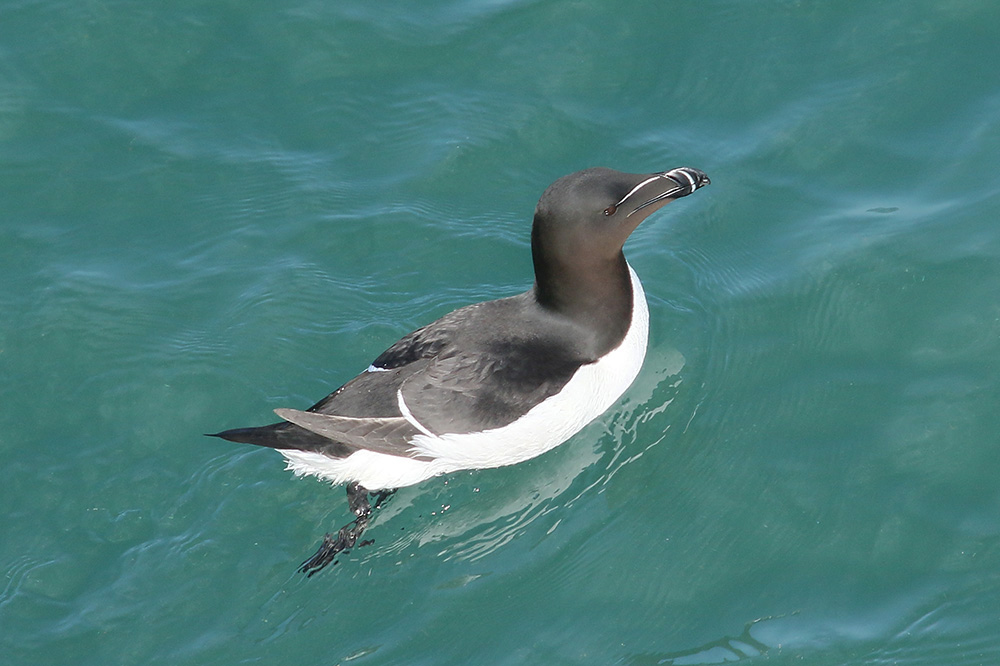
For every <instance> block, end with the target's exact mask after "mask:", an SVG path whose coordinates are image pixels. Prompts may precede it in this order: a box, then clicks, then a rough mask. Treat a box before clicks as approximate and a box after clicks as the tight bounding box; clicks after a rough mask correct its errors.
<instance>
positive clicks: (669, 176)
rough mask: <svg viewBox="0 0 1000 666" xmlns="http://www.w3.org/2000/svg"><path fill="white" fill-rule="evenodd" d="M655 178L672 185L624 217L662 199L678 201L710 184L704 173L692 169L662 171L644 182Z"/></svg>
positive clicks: (682, 168)
mask: <svg viewBox="0 0 1000 666" xmlns="http://www.w3.org/2000/svg"><path fill="white" fill-rule="evenodd" d="M657 178H665V179H666V180H668V181H671V183H672V185H671V186H670V187H668V188H667V190H666V191H664V192H661V193H660V194H657V195H656V196H655V197H653V198H652V199H649V200H648V201H645V202H643V203H641V204H639V206H638V207H637V208H636V209H635V210H633V211H632V212H631V213H629V214H628V215H626V216H625V217H629V216H631V215H632V214H633V213H638V212H639V211H640V210H642V209H643V208H646V207H647V206H652V205H653V204H655V203H659V202H660V201H663V200H664V199H680V198H681V197H686V196H687V195H689V194H691V193H692V192H694V191H695V190H697V189H698V188H699V187H705V186H706V185H709V184H711V182H712V181H711V180H709V179H708V175H707V174H706V173H705V172H704V171H701V170H699V169H695V168H692V167H678V168H677V169H671V170H670V171H664V172H663V173H658V174H656V175H655V176H653V177H651V178H650V179H649V180H648V181H646V182H647V183H648V182H652V181H653V180H655V179H657ZM645 184H646V183H643V185H645ZM625 198H626V199H627V198H628V197H627V196H626V197H625ZM624 201H625V199H622V201H620V202H619V204H620V203H622V202H624Z"/></svg>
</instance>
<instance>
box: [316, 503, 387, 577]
mask: <svg viewBox="0 0 1000 666" xmlns="http://www.w3.org/2000/svg"><path fill="white" fill-rule="evenodd" d="M394 492H395V491H393V490H379V491H377V492H374V493H372V496H373V497H374V498H375V505H374V506H372V505H371V503H370V502H369V501H368V490H367V489H365V488H364V487H363V486H360V485H358V484H357V483H352V484H350V485H349V486H347V504H348V506H349V507H350V509H351V513H353V514H354V515H355V516H356V518H355V519H354V520H353V521H351V522H350V523H348V524H346V525H344V526H343V527H341V528H340V530H338V532H337V535H336V536H334V535H333V534H331V533H327V534H326V535H324V537H323V543H321V544H320V546H319V550H317V551H316V553H315V554H313V556H312V557H310V558H309V559H308V560H306V561H305V562H303V563H302V564H301V565H300V566H299V571H300V572H302V573H304V574H305V575H306V577H311V576H312V575H313V574H315V573H316V572H318V571H322V570H323V569H324V568H325V567H326V566H327V565H329V564H330V563H331V562H332V563H334V564H336V562H334V560H335V558H336V557H337V555H339V554H340V553H347V552H350V550H351V548H353V547H354V544H356V543H357V544H358V547H361V546H367V545H369V544H372V543H374V542H375V541H374V539H368V540H365V541H362V542H361V543H358V539H359V538H360V537H361V533H362V532H364V531H365V528H366V527H368V521H369V519H370V518H371V514H372V511H374V510H375V509H377V508H379V507H380V506H382V504H383V503H384V502H385V501H386V500H387V499H389V498H390V497H391V496H392V494H393V493H394Z"/></svg>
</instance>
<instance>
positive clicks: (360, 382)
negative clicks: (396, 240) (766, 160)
mask: <svg viewBox="0 0 1000 666" xmlns="http://www.w3.org/2000/svg"><path fill="white" fill-rule="evenodd" d="M709 182H710V181H709V179H708V176H706V175H705V174H704V173H703V172H702V171H699V170H698V169H692V168H690V167H680V168H677V169H672V170H670V171H664V172H659V173H650V174H631V173H622V172H620V171H614V170H612V169H606V168H594V169H586V170H585V171H579V172H577V173H574V174H570V175H569V176H565V177H563V178H560V179H559V180H557V181H556V182H554V183H553V184H552V185H550V186H549V188H548V189H546V190H545V192H544V193H543V194H542V196H541V199H539V201H538V206H537V207H536V208H535V216H534V223H533V225H532V228H531V256H532V261H533V264H534V269H535V282H534V285H532V287H531V289H529V290H528V291H526V292H524V293H523V294H519V295H517V296H511V297H509V298H502V299H499V300H495V301H486V302H483V303H476V304H474V305H468V306H466V307H463V308H459V309H458V310H455V311H454V312H452V313H450V314H447V315H445V316H444V317H442V318H440V319H438V320H437V321H435V322H433V323H431V324H428V325H427V326H424V327H423V328H420V329H417V330H416V331H414V332H412V333H410V334H408V335H406V336H405V337H403V338H402V339H401V340H399V341H398V342H396V343H395V344H394V345H392V346H391V347H389V348H388V349H387V350H386V351H385V352H383V353H382V354H381V355H380V356H379V357H378V358H376V359H375V360H374V361H373V362H372V364H371V365H370V366H369V367H368V369H367V370H365V371H364V372H362V373H361V374H360V375H358V376H357V377H355V378H354V379H352V380H351V381H349V382H347V383H346V384H344V385H343V386H341V387H340V388H338V389H337V390H336V391H334V392H333V393H331V394H330V395H328V396H327V397H325V398H323V399H322V400H320V401H319V402H318V403H316V404H315V405H313V406H312V407H310V408H309V409H307V410H305V411H300V410H298V409H290V408H289V409H276V410H274V411H275V412H276V413H277V415H278V416H280V417H281V418H282V419H284V420H283V421H282V422H281V423H275V424H272V425H267V426H262V427H257V428H237V429H234V430H226V431H224V432H220V433H217V434H216V435H214V436H216V437H222V438H223V439H227V440H230V441H233V442H245V443H247V444H256V445H258V446H267V447H271V448H274V449H277V450H279V451H280V452H281V454H282V455H283V456H284V457H285V458H286V460H287V462H288V469H290V470H292V471H293V472H295V474H296V475H300V476H301V475H315V476H317V477H319V478H321V479H325V480H327V481H330V482H332V483H334V484H347V496H348V503H349V505H350V508H351V511H352V512H353V513H354V515H355V516H356V518H355V520H354V521H353V522H351V523H349V524H348V525H345V526H344V527H343V528H341V529H340V530H339V532H338V533H337V535H336V536H334V535H331V534H327V535H326V537H325V538H324V540H323V544H322V545H321V546H320V549H319V550H318V551H317V552H316V554H315V555H313V556H312V557H311V558H309V559H308V560H306V561H305V562H304V563H303V564H302V566H301V571H303V572H305V573H308V574H309V575H312V574H313V573H315V572H317V571H319V570H320V569H322V568H323V567H325V566H326V565H327V564H329V563H330V562H332V561H333V560H334V558H335V557H336V555H337V554H338V553H340V552H342V551H345V550H348V549H350V548H351V547H353V546H354V544H355V543H356V542H357V540H358V538H359V537H360V535H361V533H362V531H363V530H364V529H365V527H366V526H367V524H368V520H369V517H370V515H371V512H372V509H373V505H372V503H371V502H369V498H368V496H369V494H373V496H374V497H375V500H376V501H375V503H374V507H377V506H378V505H379V504H381V502H382V501H383V500H384V499H386V498H387V497H388V496H389V495H390V494H391V493H392V492H393V490H394V489H396V488H399V487H402V486H408V485H412V484H415V483H419V482H421V481H424V480H425V479H428V478H430V477H432V476H435V475H438V474H444V473H446V472H453V471H456V470H462V469H479V468H486V467H499V466H501V465H511V464H514V463H518V462H521V461H524V460H527V459H529V458H533V457H535V456H537V455H539V454H541V453H544V452H546V451H548V450H549V449H551V448H553V447H555V446H557V445H558V444H561V443H562V442H564V441H566V440H567V439H569V437H571V436H572V435H573V434H575V433H576V432H578V431H579V430H580V429H581V428H583V426H585V425H586V424H587V423H589V422H590V421H592V420H593V419H594V418H596V417H597V416H599V415H600V414H601V413H603V412H604V411H605V410H607V409H608V408H609V407H611V406H612V405H613V404H614V403H615V401H616V400H618V398H619V397H620V396H621V395H622V393H624V392H625V389H627V388H628V387H629V385H630V384H631V383H632V381H633V380H634V379H635V377H636V375H637V374H638V373H639V369H640V367H641V366H642V361H643V358H644V357H645V354H646V337H647V331H648V324H649V312H648V310H647V307H646V297H645V295H644V294H643V290H642V285H641V284H640V282H639V278H638V277H637V276H636V274H635V271H633V270H632V267H631V266H629V264H628V262H627V261H625V255H624V254H623V253H622V246H623V245H624V243H625V240H626V239H627V238H628V237H629V234H631V233H632V231H633V230H635V228H636V227H637V226H638V225H639V223H640V222H642V221H643V220H644V219H646V218H647V217H648V216H649V215H650V214H652V213H653V212H655V211H656V210H658V209H659V208H661V207H662V206H663V205H665V204H667V203H669V202H670V201H673V200H674V199H679V198H680V197H684V196H687V195H688V194H691V193H692V192H694V191H695V190H697V189H698V188H700V187H703V186H705V185H708V184H709Z"/></svg>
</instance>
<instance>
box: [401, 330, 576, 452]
mask: <svg viewBox="0 0 1000 666" xmlns="http://www.w3.org/2000/svg"><path fill="white" fill-rule="evenodd" d="M586 362H587V361H586V360H584V359H581V358H580V356H579V354H577V353H575V351H574V349H573V348H572V347H570V346H567V345H566V344H564V341H561V340H545V339H542V340H537V339H522V340H517V339H513V340H512V339H505V340H504V341H503V342H500V341H498V340H494V341H491V342H488V343H487V344H484V345H482V346H478V347H475V348H472V349H462V350H455V349H452V350H446V351H445V352H444V353H442V355H441V356H439V357H438V358H436V359H434V361H433V362H431V363H430V364H428V366H427V367H426V368H425V369H424V370H422V371H420V372H417V373H414V374H413V375H411V376H409V377H408V378H407V379H405V380H404V381H403V383H402V386H401V390H402V396H403V400H404V401H405V402H406V406H407V408H408V409H409V411H410V413H411V414H412V416H413V418H414V419H416V420H417V421H418V422H419V423H420V425H422V426H423V427H425V428H427V429H428V430H430V431H431V432H434V433H437V434H444V433H468V432H479V431H482V430H489V429H492V428H499V427H501V426H505V425H507V424H509V423H511V422H513V421H515V420H516V419H517V418H518V417H520V416H521V415H523V414H525V413H526V412H527V411H528V410H530V409H531V408H532V407H534V406H535V405H537V404H538V403H540V402H542V401H543V400H545V399H546V398H548V397H551V396H553V395H555V394H556V393H558V392H559V391H560V390H561V389H562V388H563V387H564V386H565V385H566V383H567V382H568V381H569V380H570V379H571V378H572V377H573V374H574V373H575V372H576V371H577V370H578V369H579V368H580V366H581V365H583V364H584V363H586Z"/></svg>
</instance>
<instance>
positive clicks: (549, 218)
mask: <svg viewBox="0 0 1000 666" xmlns="http://www.w3.org/2000/svg"><path fill="white" fill-rule="evenodd" d="M710 182H711V181H709V179H708V176H706V175H705V173H704V172H703V171H699V170H698V169H692V168H690V167H680V168H678V169H672V170H670V171H664V172H660V173H650V174H634V173H622V172H621V171H615V170H613V169H606V168H603V167H597V168H593V169H586V170H584V171H578V172H576V173H573V174H570V175H568V176H564V177H562V178H560V179H559V180H557V181H556V182H554V183H552V185H550V186H549V188H548V189H547V190H545V193H544V194H542V197H541V199H539V201H538V206H537V207H536V208H535V222H534V224H535V227H536V230H535V233H536V235H537V234H539V233H540V234H541V235H542V238H540V239H539V240H544V241H545V243H546V245H548V244H554V245H565V246H566V247H565V250H568V251H569V252H570V253H571V254H572V255H574V256H580V254H581V253H583V254H584V255H589V254H591V253H596V254H599V255H605V256H611V255H614V254H616V253H618V252H619V251H621V249H622V246H623V245H624V244H625V240H626V239H627V238H628V237H629V234H631V233H632V232H633V231H634V230H635V228H636V227H637V226H639V223H640V222H642V221H643V220H644V219H646V218H647V217H649V215H651V214H652V213H654V212H655V211H657V210H659V209H660V208H662V207H663V206H664V205H666V204H667V203H669V202H671V201H673V200H674V199H679V198H681V197H685V196H687V195H689V194H691V193H692V192H694V191H695V190H697V189H698V188H700V187H704V186H705V185H708V184H709V183H710ZM546 249H547V250H550V251H556V252H560V251H561V248H556V247H553V248H546Z"/></svg>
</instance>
